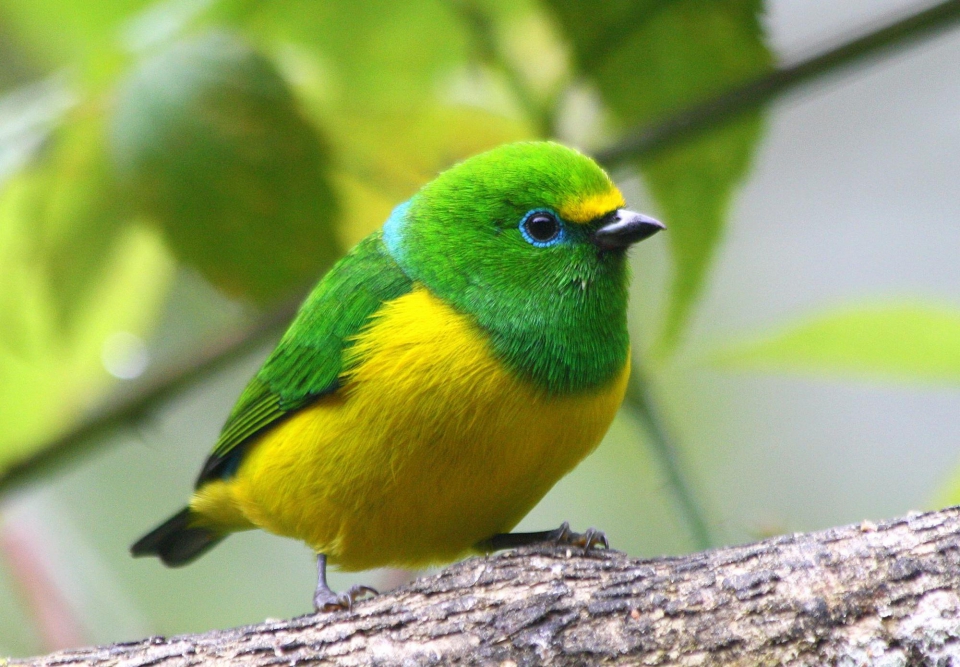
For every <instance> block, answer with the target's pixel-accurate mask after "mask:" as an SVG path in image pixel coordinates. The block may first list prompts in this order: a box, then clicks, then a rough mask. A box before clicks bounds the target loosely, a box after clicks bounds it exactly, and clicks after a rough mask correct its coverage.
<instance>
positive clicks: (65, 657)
mask: <svg viewBox="0 0 960 667" xmlns="http://www.w3.org/2000/svg"><path fill="white" fill-rule="evenodd" d="M958 536H960V511H958V509H957V508H952V509H948V510H944V511H942V512H932V513H929V514H913V515H908V516H906V517H903V518H900V519H895V520H893V521H884V522H882V523H879V524H872V523H868V522H864V523H862V524H859V525H856V526H847V527H844V528H833V529H831V530H825V531H821V532H817V533H810V534H806V535H801V534H795V535H784V536H782V537H777V538H774V539H771V540H764V541H763V542H758V543H756V544H748V545H744V546H737V547H727V548H724V549H717V550H715V551H708V552H705V553H697V554H691V555H688V556H682V557H678V558H657V559H653V560H642V559H635V558H628V557H627V556H626V555H624V554H622V553H618V552H615V551H592V552H590V553H588V554H584V553H583V552H582V550H580V549H572V550H567V549H563V548H556V547H546V546H541V547H527V548H524V549H520V550H518V551H513V552H507V553H504V554H500V555H496V556H491V557H486V558H472V559H469V560H465V561H462V562H460V563H457V564H455V565H451V566H450V567H448V568H446V569H444V570H443V571H441V572H440V573H438V574H436V575H434V576H430V577H424V578H422V579H418V580H417V581H414V582H413V583H411V584H408V585H406V586H402V587H401V588H399V589H397V590H395V591H392V592H390V593H386V594H384V595H379V596H377V597H375V598H373V599H370V600H364V601H362V602H360V603H358V604H357V605H356V607H355V608H354V610H353V611H352V612H346V611H344V612H337V613H333V614H317V615H312V616H302V617H300V618H294V619H292V620H289V621H268V622H266V623H262V624H259V625H251V626H248V627H244V628H236V629H233V630H217V631H213V632H206V633H203V634H199V635H183V636H180V637H171V638H169V639H166V638H164V637H150V638H147V639H142V640H140V641H135V642H124V643H121V644H114V645H113V646H102V647H95V648H83V649H75V650H69V651H63V652H60V653H54V654H52V655H48V656H42V657H37V658H31V659H26V660H12V661H10V665H12V666H17V667H116V666H117V665H141V666H146V665H150V666H151V667H192V666H194V665H196V666H197V667H201V666H203V665H232V666H234V667H287V666H293V667H295V666H296V665H319V664H323V665H334V664H335V665H338V666H341V667H350V666H356V667H360V666H362V665H363V666H365V665H374V664H375V665H378V666H379V667H401V666H407V665H501V666H505V665H512V666H514V667H520V666H526V665H554V666H565V665H571V666H572V665H576V666H577V667H584V666H590V665H607V666H609V665H671V666H674V667H689V666H693V665H697V666H698V667H703V666H704V665H711V666H719V665H730V666H731V667H732V666H734V665H737V666H741V667H742V666H743V665H791V666H794V667H801V666H802V667H807V666H809V667H813V666H816V667H819V666H820V665H903V666H906V665H953V664H956V658H957V656H958V655H960V622H958V618H960V595H958V589H960V537H958ZM304 602H305V604H306V598H305V600H304ZM0 664H2V660H0Z"/></svg>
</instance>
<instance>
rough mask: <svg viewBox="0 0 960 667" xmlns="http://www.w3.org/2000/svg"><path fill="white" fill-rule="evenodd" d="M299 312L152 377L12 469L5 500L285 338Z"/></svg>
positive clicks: (1, 488)
mask: <svg viewBox="0 0 960 667" xmlns="http://www.w3.org/2000/svg"><path fill="white" fill-rule="evenodd" d="M295 312H296V306H295V305H294V304H292V303H290V304H285V305H284V306H283V307H281V308H278V309H277V310H275V311H273V312H272V313H270V314H268V315H266V316H264V317H263V318H262V319H260V320H259V321H257V322H256V323H254V324H253V325H252V326H250V327H248V328H247V329H244V330H242V331H239V332H235V333H232V334H230V335H227V336H224V337H223V338H221V339H220V340H219V341H217V342H216V343H214V344H212V345H210V346H209V347H207V348H205V349H203V350H201V351H200V352H198V353H197V354H195V355H193V356H191V357H189V358H187V359H183V360H181V361H180V362H178V363H176V364H173V365H171V366H169V367H167V368H165V369H163V370H162V371H159V372H157V373H155V374H151V375H150V376H149V377H148V378H147V379H145V380H144V381H143V382H141V383H138V384H137V385H135V386H134V387H133V388H132V389H131V390H130V391H128V392H125V393H123V394H122V397H121V398H120V399H119V400H117V401H116V402H115V403H113V404H111V405H108V406H106V407H105V408H104V409H102V410H101V411H100V412H99V413H98V414H96V415H94V416H93V417H91V418H90V419H88V420H86V421H84V422H82V423H81V424H80V425H79V426H76V427H75V428H74V429H72V430H71V431H68V432H67V433H65V434H63V435H62V436H60V437H59V438H56V439H55V440H52V441H51V442H48V443H47V444H46V445H44V446H43V447H41V448H40V449H39V450H37V451H36V452H35V453H34V454H33V455H31V456H28V457H27V458H25V459H22V460H20V461H18V462H17V463H15V464H13V465H11V466H9V467H7V468H6V469H5V470H4V471H3V474H2V475H0V494H3V493H6V492H7V491H10V490H11V489H13V488H15V487H17V486H20V485H22V484H26V483H28V482H30V481H32V480H33V479H34V478H36V477H37V476H38V475H40V474H42V473H44V472H46V471H48V470H50V469H53V468H58V467H60V466H62V465H64V464H66V463H68V462H70V461H72V460H73V459H74V458H76V457H77V456H79V455H81V454H83V453H84V452H85V451H86V450H87V449H88V448H89V447H90V446H92V445H93V444H94V443H95V442H96V441H97V440H98V439H100V438H105V437H106V436H109V435H110V434H111V433H113V432H114V431H116V430H119V429H121V428H123V427H124V426H127V425H129V424H132V423H136V422H137V421H139V420H140V419H142V418H143V417H144V416H145V415H147V414H148V413H149V412H151V411H152V410H155V409H156V408H157V407H158V406H159V405H160V404H162V403H164V402H166V401H168V400H170V399H172V398H174V397H175V396H176V395H177V394H179V393H180V392H182V391H184V390H186V389H188V388H189V387H191V386H193V385H194V384H196V383H197V382H199V381H200V380H202V379H204V378H205V377H208V376H210V375H213V374H214V373H216V372H218V371H220V370H222V369H224V368H226V367H227V366H229V365H230V364H231V363H233V362H234V361H236V360H237V359H240V358H241V357H243V356H244V355H245V354H248V353H250V352H252V351H254V350H256V349H257V348H258V347H260V346H261V345H264V344H265V343H267V342H268V341H269V340H271V339H272V338H275V337H277V336H279V334H280V333H282V332H283V330H284V328H285V327H286V326H287V324H289V322H290V319H291V318H292V317H293V315H294V313H295Z"/></svg>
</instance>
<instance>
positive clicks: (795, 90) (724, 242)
mask: <svg viewBox="0 0 960 667" xmlns="http://www.w3.org/2000/svg"><path fill="white" fill-rule="evenodd" d="M958 5H960V3H958V2H944V3H940V4H939V5H937V7H938V8H939V9H937V10H934V11H935V12H936V11H939V13H934V14H930V13H928V14H924V13H923V12H924V11H925V10H927V9H929V8H931V7H934V4H931V3H929V2H919V1H918V0H847V1H846V2H842V3H838V2H832V1H828V0H768V1H767V2H760V1H759V0H718V1H716V2H712V3H700V2H696V1H695V0H679V1H678V0H672V1H668V0H642V1H641V0H623V1H622V2H601V1H600V0H590V1H584V2H575V1H574V0H542V1H535V0H510V1H509V2H508V1H506V0H407V1H404V2H374V1H372V0H371V1H366V0H364V1H361V2H356V1H355V0H349V1H348V0H326V1H325V2H315V1H313V0H271V1H270V2H252V1H251V0H169V1H166V2H151V1H148V0H111V1H108V2H103V1H102V0H101V1H97V2H94V1H92V0H89V1H88V0H70V1H69V2H65V1H64V0H0V424H2V427H0V654H9V655H15V656H16V655H29V654H36V653H43V652H47V651H51V650H54V649H56V648H61V647H68V646H76V645H81V644H89V643H103V642H113V641H119V640H124V639H135V638H139V637H142V636H145V635H149V634H172V633H181V632H194V631H202V630H207V629H210V628H215V627H226V626H230V625H237V624H244V623H252V622H257V621H260V620H263V619H265V618H271V617H273V618H277V617H289V616H294V615H299V614H302V613H306V612H308V611H310V608H311V607H310V600H311V595H312V592H313V586H314V583H315V580H314V577H315V568H314V560H313V556H312V554H311V553H310V552H309V550H308V549H307V548H306V547H304V546H303V545H301V544H298V543H295V542H293V541H290V540H284V539H280V538H276V537H272V536H269V535H266V534H263V533H260V532H251V533H247V534H240V535H236V536H234V537H231V538H230V539H229V540H227V541H226V542H225V543H224V544H223V545H222V546H220V547H218V548H217V549H216V550H214V551H213V552H211V553H210V554H209V555H207V556H205V557H204V558H203V559H201V560H200V561H198V562H197V563H195V564H193V565H191V566H190V567H188V568H185V569H182V570H168V569H165V568H163V567H162V566H161V565H160V564H159V563H158V562H157V561H156V560H153V559H149V560H133V559H132V558H130V556H129V553H128V548H129V545H130V544H131V543H132V541H133V540H134V539H136V538H137V537H139V536H140V535H141V534H142V533H143V532H144V531H146V530H147V529H149V528H151V527H152V526H153V525H155V524H156V523H157V522H158V521H159V520H161V519H163V518H165V517H166V516H167V515H168V514H170V513H171V512H172V511H174V510H175V509H177V508H179V507H180V506H182V504H183V502H184V500H185V499H186V498H187V497H188V494H189V492H190V490H191V488H192V483H193V479H194V477H195V475H196V473H197V471H198V470H199V467H200V465H201V463H202V461H203V459H204V457H205V456H206V454H207V452H208V450H209V448H210V446H211V444H212V443H213V442H214V440H215V439H216V436H217V433H218V431H219V428H220V426H221V424H222V423H223V420H224V419H225V417H226V415H227V412H228V410H229V409H230V407H231V405H232V404H233V401H234V400H235V399H236V397H237V396H238V394H239V392H240V390H241V389H242V387H243V386H244V384H245V383H246V381H247V379H248V378H249V377H250V375H251V374H252V373H253V372H255V370H256V369H257V367H258V364H259V363H260V361H262V359H263V358H264V356H265V355H266V354H267V353H268V351H269V350H270V347H271V345H272V344H273V343H274V342H275V341H276V339H277V337H278V336H279V333H280V332H281V331H282V325H281V324H279V323H280V322H282V321H284V319H285V318H288V317H289V314H290V312H291V307H292V306H291V303H294V302H295V301H296V299H297V297H298V296H302V294H304V292H305V290H306V289H308V288H309V286H310V285H311V284H312V282H313V281H315V280H316V278H317V277H318V276H319V275H321V274H322V272H323V271H324V270H325V269H326V268H327V267H329V265H330V263H331V262H332V261H334V260H335V258H336V257H337V256H338V255H339V254H340V253H341V252H343V251H344V250H345V249H347V248H349V247H350V246H351V245H352V244H354V243H355V242H356V241H357V240H358V239H360V238H362V237H363V236H364V235H366V234H367V233H369V232H370V231H372V230H374V229H376V228H377V227H379V225H380V224H381V223H382V221H383V220H384V219H385V218H386V216H387V215H388V213H389V211H390V209H391V208H392V206H394V205H395V204H396V203H398V202H400V201H403V200H404V199H406V198H407V197H409V196H410V194H412V193H413V192H414V191H415V190H416V188H417V187H418V186H419V185H420V184H422V183H423V182H425V181H426V180H429V179H430V178H431V177H432V176H433V175H434V174H436V173H437V171H438V170H441V169H443V168H444V167H446V166H449V165H451V164H453V163H454V162H456V161H458V160H460V159H463V158H465V157H467V156H469V155H472V154H474V153H476V152H479V151H481V150H483V149H485V148H488V147H491V146H495V145H497V144H500V143H503V142H506V141H513V140H518V139H525V138H545V137H554V138H556V139H558V140H560V141H563V142H566V143H568V144H570V145H573V146H576V147H577V148H580V149H581V150H583V151H585V152H588V153H591V154H593V155H596V156H598V157H599V158H600V159H601V160H602V161H603V163H604V164H605V165H606V166H607V167H608V168H609V169H610V170H611V173H612V174H613V175H614V176H615V179H616V180H617V181H618V183H619V184H620V185H621V187H622V189H623V191H624V193H625V194H626V196H627V200H628V202H629V203H630V205H631V207H632V208H635V209H639V210H643V211H645V212H648V213H651V214H654V215H656V216H657V217H659V218H660V219H662V220H663V221H664V222H665V223H666V224H667V226H668V228H669V231H668V232H667V233H665V234H661V235H658V236H657V237H655V238H654V239H652V240H651V241H649V242H647V243H644V244H642V245H641V246H639V247H638V248H637V249H636V250H635V251H634V253H633V255H632V263H633V267H634V280H633V286H632V290H633V291H632V304H631V313H630V318H631V327H632V337H633V341H634V355H635V361H634V365H635V382H634V384H633V385H632V386H631V390H630V395H629V397H628V400H627V402H626V405H625V407H624V409H623V410H622V411H621V414H620V416H619V417H618V419H617V420H616V422H615V423H614V425H613V427H612V428H611V430H610V432H609V434H608V436H607V438H606V439H605V440H604V442H603V444H602V445H601V446H600V448H599V449H598V450H597V452H596V453H595V454H594V455H592V456H591V457H590V458H589V459H588V460H586V461H585V462H584V463H583V464H582V465H581V466H580V467H579V468H578V469H577V470H576V471H574V472H573V473H572V474H571V475H570V476H569V477H567V478H566V479H564V480H562V481H561V482H560V483H559V484H558V485H557V486H556V488H555V489H554V490H553V491H552V492H551V493H550V494H549V495H548V496H547V497H546V498H545V499H544V500H543V502H542V503H541V504H540V505H539V506H538V507H537V508H536V509H535V510H534V511H533V512H532V513H531V514H530V515H529V516H528V517H527V518H526V519H525V520H524V522H523V523H522V524H521V526H520V529H526V530H539V529H546V528H553V527H556V526H557V525H559V524H560V522H561V521H563V520H569V521H570V522H571V523H572V524H573V525H574V527H575V528H579V529H582V528H585V527H586V526H588V525H590V526H598V527H601V528H603V529H604V530H605V531H606V532H607V534H608V536H609V537H610V541H611V543H612V545H613V546H614V547H615V548H617V549H621V550H624V551H626V552H628V553H629V554H631V555H634V556H647V557H653V556H658V555H662V554H675V553H683V552H688V551H693V550H696V549H701V548H706V547H708V546H718V545H723V544H730V543H735V542H743V541H749V540H754V539H759V538H761V537H764V536H768V535H773V534H778V533H783V532H791V531H807V530H813V529H818V528H824V527H828V526H832V525H837V524H842V523H848V522H855V521H860V520H863V519H870V520H879V519H881V518H884V517H890V516H895V515H898V514H902V513H904V512H906V511H908V510H911V509H923V508H931V507H936V506H942V505H945V504H948V503H953V502H957V501H958V500H960V491H958V489H960V473H958V466H960V261H958V251H960V224H958V222H960V189H958V187H957V179H958V175H960V74H958V73H960V30H958V29H955V27H956V26H957V24H958V18H960V7H958ZM910 15H920V16H926V17H927V19H926V23H924V22H923V21H920V22H919V23H917V22H914V23H910V22H909V21H908V22H906V23H902V22H901V23H897V22H898V21H900V19H902V18H903V17H906V16H910ZM891 24H894V25H897V26H899V27H898V28H897V29H894V30H893V31H892V32H890V31H888V32H887V33H883V32H881V33H877V31H878V30H879V29H882V28H883V27H884V26H888V25H891ZM867 34H880V35H881V36H882V37H883V39H880V40H879V41H877V40H874V42H871V41H869V40H867V42H856V41H855V40H856V39H857V38H858V37H859V36H861V35H867ZM884 39H885V40H886V41H884ZM850 43H853V44H854V45H855V46H854V47H852V50H849V49H848V51H849V52H847V51H842V50H841V51H839V52H836V51H833V52H832V51H831V49H834V48H835V47H838V46H841V45H844V44H850ZM880 45H886V48H884V49H882V50H879V49H878V48H877V47H878V46H880ZM823 53H832V55H831V56H829V57H826V58H821V59H813V60H812V63H813V65H812V66H811V68H809V69H808V70H803V69H801V70H798V69H796V68H793V65H796V64H798V63H804V62H808V63H809V62H810V59H811V58H812V57H813V56H816V55H817V54H823ZM851 56H861V57H859V58H852V57H851ZM801 71H802V72H804V73H805V76H804V77H803V81H802V85H794V84H799V83H801V81H800V80H799V77H795V78H790V76H788V75H789V74H790V73H791V72H793V73H794V74H796V73H797V72H801ZM744 84H752V85H751V86H748V87H746V88H743V87H742V86H744ZM731 90H740V93H739V94H735V95H733V96H729V95H728V96H726V97H725V96H724V93H726V92H727V91H731ZM697 105H699V106H697ZM691 107H695V108H696V109H697V111H696V113H695V114H694V115H693V116H683V117H685V118H694V120H695V121H696V122H691V123H686V124H684V123H681V124H677V123H675V122H672V120H673V119H675V118H676V117H677V114H682V113H684V112H685V110H688V109H690V108H691ZM728 112H729V113H728ZM407 576H409V575H408V574H406V573H398V572H388V571H383V572H379V571H378V572H368V573H362V574H359V575H350V576H347V575H341V574H334V575H333V576H332V578H331V584H332V585H333V587H334V588H336V589H342V588H344V587H346V586H348V585H350V584H351V583H356V582H363V583H367V584H373V585H375V586H379V587H381V588H390V587H391V586H392V585H395V584H396V583H398V582H401V581H403V580H404V578H405V577H407Z"/></svg>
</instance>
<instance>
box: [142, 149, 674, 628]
mask: <svg viewBox="0 0 960 667" xmlns="http://www.w3.org/2000/svg"><path fill="white" fill-rule="evenodd" d="M624 205H625V202H624V200H623V196H622V195H621V194H620V192H619V191H618V190H617V188H616V187H615V186H614V184H613V182H612V181H611V180H610V178H609V177H608V176H607V174H606V173H604V171H603V170H602V169H601V168H600V167H599V166H597V164H596V163H595V162H594V161H593V160H591V159H589V158H587V157H585V156H583V155H581V154H580V153H578V152H576V151H574V150H572V149H570V148H566V147H564V146H561V145H559V144H556V143H551V142H525V143H515V144H508V145H505V146H501V147H499V148H495V149H493V150H491V151H488V152H486V153H483V154H481V155H477V156H475V157H473V158H470V159H468V160H466V161H464V162H462V163H460V164H458V165H456V166H454V167H452V168H451V169H449V170H447V171H445V172H443V173H441V174H440V175H439V176H438V177H437V178H436V179H434V180H433V181H431V182H430V183H428V184H427V185H425V186H424V187H423V188H422V189H421V190H420V191H419V192H418V193H417V194H415V195H414V196H413V197H412V198H411V199H410V200H409V201H407V202H405V203H403V204H401V205H400V206H398V207H397V208H396V209H395V210H394V211H393V213H392V214H391V215H390V218H389V219H388V220H387V221H386V223H385V224H384V226H383V229H382V230H381V231H377V232H374V233H373V234H371V235H370V236H368V237H367V238H366V239H364V240H363V241H361V242H360V243H359V244H358V245H357V246H356V247H355V248H354V249H353V250H352V251H350V253H349V254H347V255H346V256H345V257H344V258H343V259H341V260H340V261H339V262H338V263H337V264H336V265H335V266H334V267H333V268H332V269H331V270H330V271H329V273H327V274H326V276H324V277H323V279H322V280H321V281H320V282H319V284H318V285H317V286H316V287H315V288H314V290H313V292H312V293H311V294H310V296H309V297H307V299H306V301H305V302H304V304H303V306H302V307H301V308H300V311H299V313H298V314H297V316H296V318H295V319H294V321H293V323H292V324H291V325H290V328H289V329H288V330H287V332H286V334H285V335H284V336H283V338H282V339H281V340H280V343H279V344H278V345H277V348H276V349H275V350H274V351H273V352H272V353H271V354H270V356H269V357H268V358H267V360H266V362H265V363H264V364H263V367H262V368H261V369H260V370H259V371H258V372H257V374H256V376H254V378H253V379H252V380H251V381H250V383H249V385H247V387H246V389H245V390H244V391H243V393H242V394H241V395H240V399H239V400H238V401H237V404H236V406H235V407H234V408H233V410H232V412H231V413H230V416H229V418H228V419H227V422H226V424H225V425H224V427H223V431H222V432H221V434H220V437H219V439H218V440H217V443H216V445H215V447H214V449H213V453H212V454H211V455H210V457H209V458H208V459H207V462H206V464H205V465H204V466H203V470H202V471H201V472H200V477H199V479H198V480H197V483H196V491H195V492H194V494H193V497H192V498H191V499H190V504H189V506H188V507H187V508H185V509H184V510H182V511H181V512H179V513H178V514H176V515H174V516H173V517H172V518H171V519H169V520H168V521H167V522H166V523H164V524H162V525H161V526H159V527H158V528H156V529H155V530H153V531H152V532H150V533H149V534H148V535H146V536H145V537H143V538H142V539H141V540H140V541H138V542H137V543H136V544H135V545H133V549H132V551H133V554H134V555H136V556H144V555H156V556H159V557H160V559H161V560H162V561H163V562H164V563H165V564H166V565H170V566H178V565H184V564H186V563H189V562H190V561H192V560H193V559H194V558H196V557H197V556H199V555H201V554H202V553H204V552H205V551H207V550H208V549H209V548H211V547H212V546H214V545H215V544H217V542H219V541H220V540H221V539H223V538H224V537H225V536H226V535H228V534H229V533H231V532H234V531H238V530H245V529H249V528H263V529H264V530H268V531H270V532H272V533H277V534H278V535H286V536H289V537H294V538H297V539H300V540H303V541H304V542H306V543H307V544H308V545H309V546H310V547H311V548H312V549H313V550H314V551H315V552H316V553H317V563H318V573H319V577H318V583H317V589H316V593H315V595H314V606H315V608H316V609H318V610H320V609H330V608H342V607H349V606H350V605H351V604H352V602H353V600H354V598H355V597H356V596H358V595H361V594H363V593H365V592H367V591H371V590H372V589H368V588H366V587H355V588H353V589H351V590H350V591H348V592H347V593H344V594H341V595H337V594H336V593H334V592H333V591H331V590H330V588H329V587H328V586H327V583H326V565H327V563H328V562H329V563H331V564H335V565H338V566H339V567H341V568H342V569H345V570H364V569H368V568H374V567H381V566H400V567H411V568H415V567H422V566H424V565H428V564H432V563H437V562H442V561H449V560H453V559H456V558H457V557H460V556H462V555H464V554H466V553H468V552H470V551H472V550H481V551H482V550H492V549H497V548H503V547H507V546H517V545H521V544H526V543H530V542H534V541H539V540H543V539H547V538H552V539H557V540H563V541H567V542H573V543H580V544H583V543H584V542H585V543H586V544H588V545H589V544H591V543H592V542H595V541H596V540H597V539H599V538H598V537H596V536H595V535H594V534H592V533H590V532H588V533H587V534H584V535H577V534H575V533H570V532H569V531H568V530H567V529H566V526H565V525H564V526H563V527H561V528H560V529H558V530H556V531H545V532H543V533H521V534H509V535H508V534H507V533H509V531H510V530H511V529H512V528H513V527H514V526H515V525H516V524H517V523H518V522H519V521H520V519H522V518H523V516H524V515H525V514H526V513H527V512H528V511H530V509H531V508H532V507H533V506H534V505H535V504H536V503H537V502H538V501H539V500H540V498H542V497H543V496H544V494H546V492H547V491H548V490H549V489H550V488H551V487H552V486H553V485H554V484H555V483H556V482H557V480H559V479H560V478H561V477H562V476H563V475H564V474H566V473H567V472H569V471H570V470H571V469H572V468H573V467H574V466H575V465H576V464H577V463H578V462H579V461H580V460H581V459H583V457H585V456H586V455H587V454H589V453H590V452H591V451H592V450H593V449H594V448H595V447H596V446H597V444H598V443H599V442H600V439H601V438H602V437H603V435H604V433H605V432H606V430H607V428H608V427H609V425H610V422H611V421H612V420H613V418H614V415H615V414H616V412H617V409H618V408H619V406H620V403H621V401H622V399H623V394H624V391H625V389H626V384H627V377H628V375H629V372H630V371H629V369H630V362H629V359H630V341H629V337H628V335H627V312H626V311H627V283H628V266H627V259H626V250H627V248H628V247H629V246H630V245H631V244H633V243H635V242H637V241H640V240H642V239H645V238H647V237H648V236H651V235H652V234H654V233H656V232H658V231H660V230H661V229H663V225H661V224H660V223H659V222H657V221H656V220H653V219H652V218H649V217H646V216H644V215H640V214H638V213H633V212H631V211H628V210H626V209H624Z"/></svg>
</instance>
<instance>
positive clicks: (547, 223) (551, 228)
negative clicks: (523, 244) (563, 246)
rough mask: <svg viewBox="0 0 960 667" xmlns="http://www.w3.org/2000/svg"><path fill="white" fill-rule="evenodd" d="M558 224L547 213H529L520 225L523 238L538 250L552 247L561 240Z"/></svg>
mask: <svg viewBox="0 0 960 667" xmlns="http://www.w3.org/2000/svg"><path fill="white" fill-rule="evenodd" d="M561 232H562V228H561V227H560V222H559V221H558V220H557V219H556V218H555V217H554V216H553V214H551V213H549V212H547V211H531V212H530V213H528V214H527V215H526V217H524V219H523V222H521V223H520V233H522V234H523V238H525V239H526V240H527V242H528V243H531V244H533V245H535V246H537V247H538V248H542V247H545V246H549V245H553V244H554V243H556V242H557V241H559V240H560V238H561Z"/></svg>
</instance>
